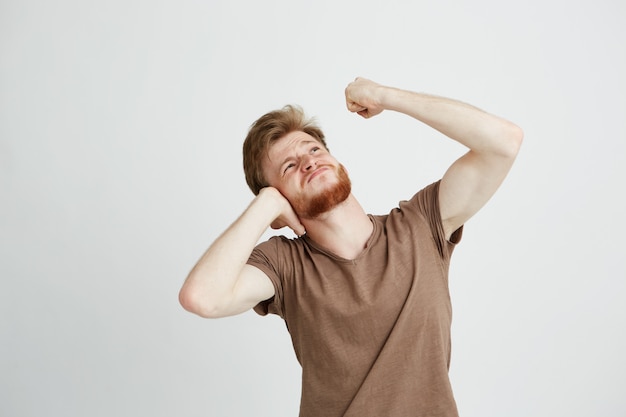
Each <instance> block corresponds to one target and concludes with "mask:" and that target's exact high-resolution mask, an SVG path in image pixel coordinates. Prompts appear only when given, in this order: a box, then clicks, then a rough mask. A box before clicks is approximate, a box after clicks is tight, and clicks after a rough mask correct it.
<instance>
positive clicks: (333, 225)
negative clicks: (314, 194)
mask: <svg viewBox="0 0 626 417" xmlns="http://www.w3.org/2000/svg"><path fill="white" fill-rule="evenodd" d="M301 221H302V224H303V225H304V227H305V228H306V231H307V236H308V237H309V238H310V239H312V240H313V241H314V242H315V243H317V244H318V245H320V246H322V247H323V248H325V249H327V250H329V251H330V252H332V253H334V254H335V255H337V256H340V257H342V258H344V259H354V258H356V257H357V256H358V255H359V254H360V253H361V252H362V251H363V249H365V246H366V244H367V241H368V240H369V238H370V236H371V234H372V230H373V225H372V222H371V221H370V219H369V217H368V216H367V214H366V213H365V211H364V210H363V208H362V207H361V205H360V204H359V202H358V201H357V200H356V198H355V197H354V196H353V195H352V194H350V195H349V196H348V198H347V199H346V200H345V201H344V202H343V203H341V204H339V205H338V206H337V207H335V208H333V209H332V210H330V211H328V212H327V213H324V214H322V215H320V216H318V217H316V218H314V219H301Z"/></svg>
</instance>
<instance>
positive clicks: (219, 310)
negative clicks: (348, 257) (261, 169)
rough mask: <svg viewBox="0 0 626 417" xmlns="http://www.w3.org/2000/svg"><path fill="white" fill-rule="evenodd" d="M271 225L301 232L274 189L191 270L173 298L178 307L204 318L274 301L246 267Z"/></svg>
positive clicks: (266, 283)
mask: <svg viewBox="0 0 626 417" xmlns="http://www.w3.org/2000/svg"><path fill="white" fill-rule="evenodd" d="M274 222H278V223H280V224H281V225H287V226H289V227H291V228H292V229H293V230H294V231H295V232H296V233H297V234H303V233H304V227H303V226H302V224H301V223H300V220H299V219H298V217H297V216H296V214H295V213H294V212H293V209H292V208H291V205H290V204H289V202H288V201H287V200H286V199H285V197H283V196H282V194H280V192H279V191H278V190H276V189H275V188H271V187H268V188H264V189H263V190H261V192H260V193H259V195H258V196H257V197H256V198H255V199H254V200H253V201H252V203H250V205H249V206H248V208H247V209H246V210H245V211H244V212H243V214H242V215H241V216H240V217H239V218H238V219H237V220H236V221H235V222H234V223H233V224H232V225H231V226H230V227H229V228H228V229H226V231H225V232H224V233H223V234H222V235H221V236H220V237H218V238H217V239H216V240H215V242H213V244H212V245H211V246H210V247H209V248H208V249H207V251H206V252H205V253H204V255H202V257H201V258H200V260H199V261H198V262H197V263H196V265H195V266H194V267H193V269H192V270H191V272H190V273H189V275H188V276H187V279H186V280H185V283H184V284H183V287H182V288H181V290H180V293H179V300H180V303H181V305H182V306H183V307H184V308H185V309H186V310H188V311H190V312H192V313H195V314H197V315H199V316H201V317H205V318H217V317H225V316H232V315H235V314H239V313H243V312H244V311H247V310H249V309H251V308H252V307H254V306H255V305H256V304H258V303H259V302H261V301H263V300H267V299H269V298H271V297H272V296H273V295H274V286H273V284H272V282H271V281H270V279H269V278H268V277H267V275H266V274H265V273H263V272H262V271H261V270H260V269H258V268H255V267H253V266H250V265H247V264H246V262H247V260H248V258H249V257H250V254H251V253H252V250H253V249H254V247H255V245H256V243H257V241H258V240H259V238H260V237H261V235H262V234H263V233H264V232H265V230H267V228H268V227H270V225H271V224H272V223H274Z"/></svg>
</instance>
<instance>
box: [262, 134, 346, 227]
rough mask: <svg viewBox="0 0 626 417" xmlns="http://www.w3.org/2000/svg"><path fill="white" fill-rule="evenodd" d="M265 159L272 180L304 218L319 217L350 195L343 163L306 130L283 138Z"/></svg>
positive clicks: (267, 174) (265, 166)
mask: <svg viewBox="0 0 626 417" xmlns="http://www.w3.org/2000/svg"><path fill="white" fill-rule="evenodd" d="M263 162H264V163H263V171H264V173H265V178H266V179H267V181H268V183H269V184H270V185H271V186H272V187H275V188H276V189H278V191H280V192H281V193H282V194H283V195H284V196H285V198H287V200H289V202H290V203H291V205H292V207H293V209H294V211H295V212H296V214H297V215H298V216H299V217H301V218H315V217H318V216H319V215H320V214H322V213H325V212H327V211H328V210H330V209H332V208H334V207H335V206H337V205H338V204H339V203H342V202H343V201H344V200H345V199H346V198H348V196H349V195H350V191H351V184H350V179H349V178H348V174H347V172H346V170H345V168H344V167H343V165H341V164H340V163H339V162H338V161H337V160H336V159H335V158H334V157H332V156H331V155H330V153H329V152H328V151H327V150H326V148H324V146H323V145H322V144H321V143H320V142H318V141H317V140H316V139H315V138H314V137H312V136H310V135H308V134H306V133H304V132H300V131H296V132H291V133H289V134H287V135H285V136H284V137H282V138H281V139H279V140H278V141H277V142H276V143H274V144H273V145H272V147H271V148H270V149H269V152H268V155H267V158H266V160H265V161H263Z"/></svg>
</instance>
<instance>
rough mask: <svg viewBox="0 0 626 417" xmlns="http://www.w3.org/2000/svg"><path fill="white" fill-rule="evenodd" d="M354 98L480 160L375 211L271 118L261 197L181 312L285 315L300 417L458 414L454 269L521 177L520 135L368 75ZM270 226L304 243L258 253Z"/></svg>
mask: <svg viewBox="0 0 626 417" xmlns="http://www.w3.org/2000/svg"><path fill="white" fill-rule="evenodd" d="M345 94H346V104H347V107H348V110H350V111H351V112H355V113H358V114H359V115H361V116H363V117H365V118H369V117H372V116H375V115H377V114H379V113H381V112H382V111H383V110H392V111H397V112H400V113H404V114H406V115H408V116H411V117H413V118H415V119H417V120H419V121H421V122H423V123H426V124H427V125H429V126H431V127H433V128H435V129H437V130H438V131H440V132H441V133H443V134H444V135H446V136H448V137H450V138H452V139H454V140H456V141H458V142H460V143H461V144H463V145H465V146H466V147H467V148H469V151H468V152H467V153H466V154H465V155H463V156H462V157H461V158H459V159H458V160H457V161H456V162H454V163H453V164H452V165H451V166H450V168H449V169H448V170H447V171H446V172H445V174H444V175H443V177H442V179H441V180H440V181H437V182H435V183H433V184H431V185H429V186H428V187H426V188H424V189H422V190H421V191H419V192H418V193H417V194H415V195H414V196H413V197H412V198H411V199H410V200H409V201H403V202H401V203H400V204H399V207H397V208H394V209H393V210H391V212H390V213H389V214H388V215H384V216H373V215H368V214H366V212H365V211H364V210H363V208H362V207H361V206H360V204H359V203H358V201H357V200H356V199H355V197H354V196H353V195H352V194H351V191H350V190H351V188H350V180H349V178H348V176H347V174H346V171H345V169H344V168H343V166H342V165H341V164H340V163H339V162H338V161H337V160H336V159H335V158H334V157H333V156H332V155H331V154H330V153H329V152H328V150H327V148H326V144H325V140H324V135H323V134H322V132H321V130H320V129H319V128H318V127H317V126H315V125H314V124H312V123H310V122H309V121H307V120H306V119H304V116H303V114H302V112H301V111H300V110H299V109H298V108H295V107H291V106H287V107H285V108H283V109H282V110H277V111H274V112H270V113H268V114H266V115H265V116H263V117H261V118H260V119H259V120H257V121H256V122H255V124H253V126H252V127H251V128H250V131H249V133H248V137H247V138H246V141H245V143H244V169H245V172H246V180H247V182H248V185H249V186H250V188H251V189H252V191H253V192H254V193H255V194H256V198H255V199H254V200H253V201H252V203H251V204H250V206H249V207H248V208H247V209H246V210H245V211H244V213H243V214H242V215H241V216H240V217H239V219H237V220H236V221H235V222H234V223H233V224H232V225H231V226H230V227H229V228H228V229H227V230H226V231H225V232H224V233H223V234H222V235H221V236H220V237H219V238H218V239H217V240H216V241H215V242H214V243H213V244H212V245H211V246H210V247H209V249H208V250H207V251H206V253H205V254H204V255H203V256H202V258H201V259H200V260H199V261H198V263H197V264H196V265H195V267H194V268H193V269H192V271H191V272H190V274H189V276H188V277H187V280H186V281H185V283H184V285H183V287H182V289H181V292H180V301H181V304H182V305H183V306H184V308H185V309H187V310H189V311H191V312H193V313H196V314H198V315H200V316H202V317H224V316H229V315H233V314H238V313H241V312H244V311H246V310H249V309H251V308H254V309H255V311H257V312H258V313H259V314H262V315H265V314H267V313H268V312H271V313H275V314H278V315H280V316H281V317H282V318H283V319H284V320H285V322H286V324H287V327H288V330H289V333H290V335H291V338H292V342H293V346H294V349H295V352H296V356H297V358H298V360H299V362H300V364H301V365H302V398H301V406H300V415H301V416H324V417H333V416H359V417H364V416H387V417H392V416H457V414H458V413H457V409H456V404H455V401H454V398H453V395H452V389H451V387H450V382H449V379H448V368H449V361H450V324H451V306H450V299H449V293H448V281H447V280H448V266H449V261H450V257H451V254H452V251H453V248H454V246H455V244H456V243H458V242H459V240H460V239H461V233H462V226H463V224H464V223H465V222H466V221H467V220H468V219H469V218H470V217H472V216H473V215H474V214H475V213H476V212H477V211H478V210H479V209H480V208H481V207H482V206H483V205H484V204H485V203H486V202H487V200H489V198H490V197H491V196H492V195H493V194H494V193H495V191H496V190H497V188H498V187H499V186H500V184H501V183H502V181H503V180H504V178H505V176H506V175H507V173H508V171H509V169H510V168H511V165H512V164H513V161H514V160H515V157H516V155H517V153H518V150H519V147H520V145H521V142H522V136H523V134H522V131H521V129H520V128H518V127H517V126H515V125H514V124H512V123H510V122H508V121H506V120H503V119H501V118H499V117H496V116H493V115H491V114H488V113H486V112H483V111H481V110H478V109H476V108H475V107H472V106H469V105H467V104H464V103H460V102H457V101H454V100H450V99H446V98H441V97H434V96H429V95H424V94H418V93H414V92H410V91H405V90H400V89H396V88H391V87H387V86H383V85H380V84H377V83H374V82H372V81H370V80H366V79H363V78H357V79H356V80H355V81H353V82H352V83H350V84H349V85H348V86H347V87H346V90H345ZM270 226H271V227H274V228H280V227H283V226H288V227H290V228H291V229H292V230H293V231H294V232H295V233H296V234H297V235H298V236H299V237H298V238H295V239H288V238H285V237H282V236H281V237H272V238H271V239H269V240H268V241H267V242H263V243H261V244H259V245H258V246H257V241H258V240H259V239H260V237H261V235H262V234H263V233H264V232H265V231H266V229H267V228H268V227H270ZM255 246H256V247H255Z"/></svg>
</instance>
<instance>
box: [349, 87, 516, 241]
mask: <svg viewBox="0 0 626 417" xmlns="http://www.w3.org/2000/svg"><path fill="white" fill-rule="evenodd" d="M346 99H347V105H348V109H349V110H350V111H353V112H357V113H358V114H360V115H361V116H363V117H366V118H367V117H371V116H374V115H376V114H378V113H380V112H382V111H383V110H393V111H397V112H400V113H404V114H406V115H409V116H411V117H413V118H415V119H417V120H419V121H421V122H423V123H425V124H427V125H428V126H430V127H432V128H434V129H436V130H438V131H439V132H441V133H443V134H444V135H446V136H448V137H449V138H451V139H454V140H455V141H457V142H459V143H461V144H462V145H465V146H466V147H467V148H469V151H468V152H467V153H466V154H465V155H463V156H462V157H461V158H459V159H458V160H457V161H455V162H454V163H453V164H452V165H451V166H450V168H449V169H448V170H447V171H446V173H445V174H444V176H443V178H442V180H441V185H440V187H439V202H440V208H441V217H442V220H443V225H444V232H445V234H446V238H450V235H451V234H452V233H453V232H454V231H455V230H456V229H458V228H459V227H460V226H462V225H463V224H464V223H465V222H466V221H467V220H468V219H469V218H470V217H472V216H473V215H474V214H476V213H477V212H478V210H480V209H481V208H482V207H483V206H484V205H485V204H486V203H487V201H488V200H489V199H490V198H491V197H492V196H493V194H494V193H495V192H496V190H497V189H498V187H499V186H500V184H501V183H502V181H503V180H504V178H505V177H506V175H507V173H508V172H509V170H510V168H511V166H512V165H513V162H514V161H515V158H516V156H517V153H518V151H519V148H520V145H521V143H522V138H523V132H522V130H521V129H520V128H519V127H518V126H516V125H515V124H513V123H511V122H509V121H507V120H505V119H502V118H500V117H497V116H494V115H492V114H489V113H487V112H484V111H482V110H480V109H478V108H476V107H474V106H471V105H469V104H466V103H462V102H459V101H456V100H452V99H448V98H444V97H437V96H431V95H427V94H421V93H414V92H411V91H406V90H400V89H397V88H392V87H386V86H382V85H379V84H376V83H373V82H372V81H369V80H365V79H362V78H357V79H356V80H355V81H354V82H353V83H352V84H351V85H350V86H348V88H347V89H346Z"/></svg>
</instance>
